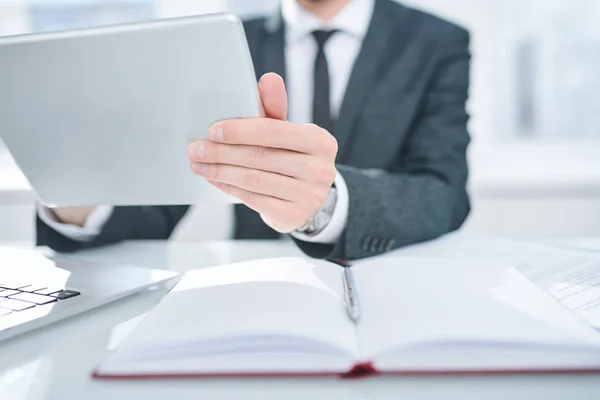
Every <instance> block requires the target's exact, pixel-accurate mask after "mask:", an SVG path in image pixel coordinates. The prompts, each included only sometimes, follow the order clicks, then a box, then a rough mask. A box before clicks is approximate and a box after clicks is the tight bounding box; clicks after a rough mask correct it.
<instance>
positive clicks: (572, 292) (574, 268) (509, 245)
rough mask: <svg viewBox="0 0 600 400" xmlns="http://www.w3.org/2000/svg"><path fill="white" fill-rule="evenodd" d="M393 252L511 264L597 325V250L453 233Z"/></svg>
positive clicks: (599, 255) (599, 295)
mask: <svg viewBox="0 0 600 400" xmlns="http://www.w3.org/2000/svg"><path fill="white" fill-rule="evenodd" d="M394 254H395V255H398V256H407V257H426V258H431V257H436V258H438V257H439V258H443V259H446V260H478V261H485V262H498V263H505V264H509V265H512V266H514V267H515V268H517V269H518V270H519V271H520V272H521V273H522V274H523V275H525V276H526V277H527V278H528V279H530V280H531V281H532V282H534V283H535V284H536V285H538V286H539V287H540V288H542V289H543V290H545V291H547V292H548V293H549V294H550V295H551V296H553V297H554V298H555V299H557V300H558V301H559V302H560V303H561V304H562V305H563V306H565V307H567V308H568V309H570V310H571V311H573V312H575V313H577V314H578V315H580V316H581V317H582V318H584V319H585V320H586V321H587V322H588V323H589V324H591V325H592V326H594V327H595V328H596V329H600V253H594V252H592V251H589V250H578V249H571V248H567V247H560V246H552V245H546V244H541V243H536V242H526V241H517V240H511V239H504V238H491V237H487V238H486V237H481V236H471V235H468V234H464V233H455V234H450V235H447V236H445V237H443V238H441V239H437V240H434V241H432V242H429V243H425V244H420V245H416V246H411V247H408V248H406V249H403V250H400V251H398V252H395V253H394Z"/></svg>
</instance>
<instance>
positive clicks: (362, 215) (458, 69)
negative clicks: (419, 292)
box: [296, 28, 470, 260]
mask: <svg viewBox="0 0 600 400" xmlns="http://www.w3.org/2000/svg"><path fill="white" fill-rule="evenodd" d="M439 49H440V50H438V54H439V57H438V62H437V63H436V70H435V73H434V75H433V79H432V81H431V82H430V85H429V87H428V89H427V93H426V94H425V96H424V99H423V103H422V106H421V108H420V113H419V115H417V119H416V121H415V124H414V129H413V130H412V131H411V134H410V137H409V138H408V140H407V141H405V143H404V145H403V147H402V148H401V149H399V152H400V154H399V157H398V161H397V162H396V164H395V165H393V166H392V167H391V168H389V169H388V170H381V171H375V172H374V171H373V170H370V171H365V170H360V169H357V168H353V167H349V166H344V165H338V166H337V168H338V170H339V171H340V173H341V174H342V176H343V177H344V179H345V181H346V184H347V185H348V191H349V200H350V201H349V212H348V221H347V224H346V230H345V232H344V234H343V235H342V237H341V239H340V240H339V241H338V243H336V244H335V245H333V246H332V245H322V244H321V245H320V244H314V243H304V242H301V241H296V243H297V244H298V246H299V247H300V248H301V249H302V250H303V251H304V252H305V253H307V254H308V255H310V256H312V257H317V258H329V259H334V260H335V259H360V258H363V257H367V256H373V255H377V254H380V253H383V252H385V251H388V250H392V249H395V248H398V247H401V246H405V245H410V244H414V243H417V242H421V241H425V240H429V239H433V238H436V237H438V236H440V235H443V234H445V233H448V232H450V231H453V230H456V229H458V228H459V227H460V226H461V225H462V223H463V222H464V221H465V219H466V217H467V215H468V213H469V209H470V206H469V199H468V195H467V190H466V185H467V175H468V171H467V159H466V150H467V146H468V143H469V134H468V132H467V122H468V115H467V112H466V109H465V104H466V100H467V97H468V90H469V62H470V53H469V35H468V33H467V32H466V31H464V30H462V29H461V28H456V29H455V30H454V31H453V34H452V35H448V36H447V39H446V43H442V44H441V45H440V47H439ZM359 134H368V132H359ZM390 134H393V132H390ZM373 156H375V155H373Z"/></svg>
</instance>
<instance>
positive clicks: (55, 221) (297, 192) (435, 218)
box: [37, 0, 470, 259]
mask: <svg viewBox="0 0 600 400" xmlns="http://www.w3.org/2000/svg"><path fill="white" fill-rule="evenodd" d="M244 25H245V30H246V36H247V39H248V44H249V47H250V51H251V54H252V58H253V61H254V66H255V70H256V72H257V78H260V77H262V79H260V81H259V89H260V93H261V99H262V104H263V109H264V115H263V117H262V118H255V119H239V120H229V121H220V122H217V123H215V125H213V126H212V127H211V128H210V130H209V140H207V141H204V142H197V143H192V144H191V145H190V146H189V148H188V149H187V152H188V156H189V158H190V168H191V170H192V173H195V174H197V175H199V176H198V179H207V180H208V181H209V182H211V183H212V184H213V185H215V186H216V187H218V188H219V189H221V190H223V191H224V192H226V193H229V194H231V195H233V196H235V197H237V198H239V199H240V200H241V201H242V202H243V203H244V205H240V206H236V208H235V217H236V218H235V221H236V224H235V229H234V231H235V234H234V237H235V238H237V239H276V238H278V237H280V235H281V234H291V236H292V238H293V239H294V241H295V242H296V243H297V245H298V246H299V247H300V248H301V249H302V250H303V251H304V252H305V253H306V254H307V255H309V256H312V257H318V258H329V259H340V258H343V259H358V258H363V257H367V256H373V255H377V254H380V253H383V252H386V251H389V250H392V249H395V248H398V247H401V246H405V245H409V244H413V243H417V242H421V241H425V240H429V239H433V238H435V237H438V236H440V235H442V234H445V233H447V232H450V231H453V230H456V229H458V228H459V227H460V226H461V224H462V223H463V222H464V220H465V218H466V217H467V215H468V212H469V200H468V195H467V192H466V182H467V161H466V149H467V146H468V143H469V135H468V132H467V121H468V115H467V113H466V110H465V103H466V100H467V96H468V87H469V62H470V55H469V35H468V33H467V32H466V31H465V30H463V29H461V28H459V27H457V26H455V25H453V24H451V23H449V22H446V21H443V20H440V19H438V18H435V17H433V16H431V15H428V14H425V13H423V12H420V11H416V10H413V9H410V8H408V7H405V6H403V5H400V4H398V3H396V2H393V1H391V0H282V4H281V9H280V11H279V12H278V13H277V14H275V15H272V16H269V17H267V18H259V19H253V20H250V21H247V22H245V24H244ZM210 62H218V60H210ZM282 78H283V79H282ZM284 82H285V86H284ZM286 87H287V91H288V92H289V106H288V98H287V94H288V93H286ZM288 113H289V115H288ZM311 123H312V124H311ZM182 151H186V149H182ZM187 209H188V207H187V206H152V207H143V206H140V207H114V208H113V207H107V206H102V207H93V208H57V209H54V210H52V211H51V210H49V209H46V208H43V207H40V209H39V213H38V219H37V234H38V236H37V237H38V244H39V245H49V246H50V247H53V248H54V249H56V250H58V251H75V250H78V249H81V248H88V247H92V246H99V245H105V244H109V243H115V242H117V241H120V240H127V239H167V238H168V237H169V236H170V235H171V233H172V231H173V229H174V228H175V226H176V224H177V223H178V222H179V221H180V220H181V219H182V217H183V216H184V215H185V214H186V211H187ZM199 228H202V227H199ZM204 229H210V227H204Z"/></svg>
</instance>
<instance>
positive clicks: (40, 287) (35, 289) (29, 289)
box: [20, 285, 46, 293]
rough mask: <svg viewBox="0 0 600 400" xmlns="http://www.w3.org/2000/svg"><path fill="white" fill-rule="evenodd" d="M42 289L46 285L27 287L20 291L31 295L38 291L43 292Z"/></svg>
mask: <svg viewBox="0 0 600 400" xmlns="http://www.w3.org/2000/svg"><path fill="white" fill-rule="evenodd" d="M44 289H46V285H29V286H27V287H24V288H22V289H20V290H21V291H22V292H28V293H33V292H37V291H38V290H44Z"/></svg>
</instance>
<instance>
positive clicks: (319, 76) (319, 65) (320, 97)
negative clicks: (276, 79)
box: [312, 30, 335, 134]
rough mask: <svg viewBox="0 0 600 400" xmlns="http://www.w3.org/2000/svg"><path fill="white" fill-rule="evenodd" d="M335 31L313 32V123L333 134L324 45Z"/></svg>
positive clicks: (327, 68)
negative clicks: (314, 55)
mask: <svg viewBox="0 0 600 400" xmlns="http://www.w3.org/2000/svg"><path fill="white" fill-rule="evenodd" d="M334 33H335V31H321V30H319V31H314V32H313V33H312V35H313V36H314V38H315V40H316V41H317V46H318V51H317V57H316V59H315V80H314V92H313V122H314V123H315V124H316V125H319V126H320V127H321V128H324V129H327V131H329V133H331V134H333V120H332V118H331V106H330V104H329V99H330V92H329V90H330V88H329V67H328V66H327V57H326V56H325V50H324V48H325V43H326V42H327V40H328V39H329V38H330V37H331V36H332V35H333V34H334Z"/></svg>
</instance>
